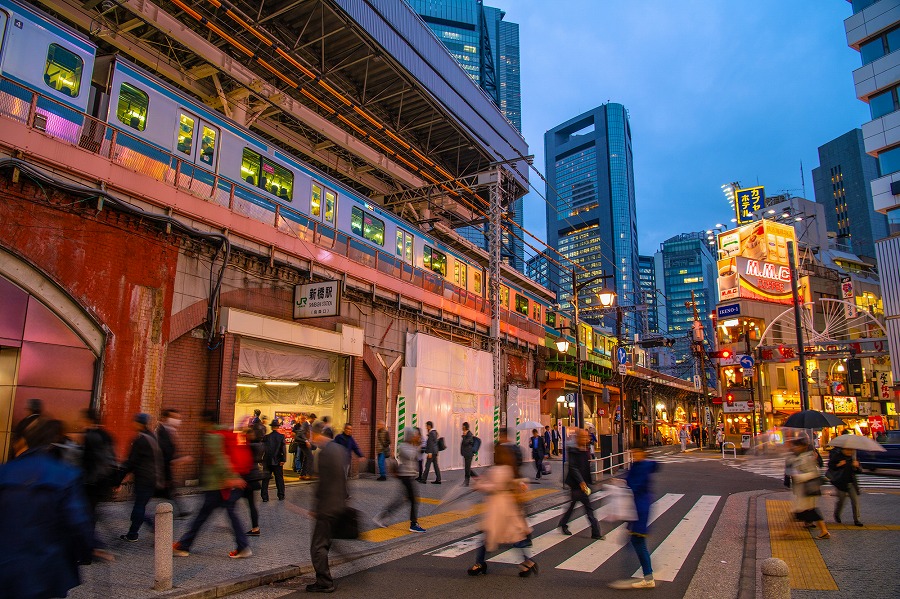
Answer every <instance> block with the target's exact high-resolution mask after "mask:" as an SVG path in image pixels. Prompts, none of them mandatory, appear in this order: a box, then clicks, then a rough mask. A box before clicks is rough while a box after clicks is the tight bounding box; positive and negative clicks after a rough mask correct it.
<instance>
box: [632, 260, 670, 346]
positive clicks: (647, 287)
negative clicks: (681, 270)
mask: <svg viewBox="0 0 900 599" xmlns="http://www.w3.org/2000/svg"><path fill="white" fill-rule="evenodd" d="M638 264H639V267H638V271H639V273H640V275H639V276H640V285H641V293H642V294H643V295H642V300H643V303H645V304H646V305H647V312H646V319H647V332H648V333H650V334H651V335H665V334H666V332H667V331H668V328H667V326H666V302H665V297H664V296H663V295H662V293H661V292H660V290H661V289H662V285H661V284H658V283H657V281H656V258H655V257H654V256H638Z"/></svg>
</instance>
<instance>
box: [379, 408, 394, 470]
mask: <svg viewBox="0 0 900 599" xmlns="http://www.w3.org/2000/svg"><path fill="white" fill-rule="evenodd" d="M391 443H392V440H391V432H390V431H389V430H388V429H387V426H386V425H385V423H384V420H379V421H378V430H377V431H376V432H375V455H376V456H377V461H378V478H376V479H375V480H387V459H388V458H389V457H391Z"/></svg>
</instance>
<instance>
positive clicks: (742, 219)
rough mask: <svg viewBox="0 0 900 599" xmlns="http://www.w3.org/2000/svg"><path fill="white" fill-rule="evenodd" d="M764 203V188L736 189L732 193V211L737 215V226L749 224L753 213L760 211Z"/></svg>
mask: <svg viewBox="0 0 900 599" xmlns="http://www.w3.org/2000/svg"><path fill="white" fill-rule="evenodd" d="M765 203H766V191H765V188H764V187H748V188H747V189H737V190H735V192H734V211H735V213H736V214H737V223H738V225H743V224H746V223H749V222H751V221H752V220H753V213H754V212H756V211H757V210H762V208H763V206H765Z"/></svg>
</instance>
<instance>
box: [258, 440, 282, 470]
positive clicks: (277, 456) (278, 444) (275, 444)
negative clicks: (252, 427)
mask: <svg viewBox="0 0 900 599" xmlns="http://www.w3.org/2000/svg"><path fill="white" fill-rule="evenodd" d="M263 445H264V446H265V448H266V451H265V459H264V461H263V466H264V467H265V468H266V469H268V468H269V466H279V465H281V464H283V463H284V462H286V461H287V450H285V447H284V435H282V434H281V433H279V432H278V431H272V432H271V433H269V434H268V435H266V436H265V437H263Z"/></svg>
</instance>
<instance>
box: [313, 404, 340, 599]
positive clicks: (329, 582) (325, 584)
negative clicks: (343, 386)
mask: <svg viewBox="0 0 900 599" xmlns="http://www.w3.org/2000/svg"><path fill="white" fill-rule="evenodd" d="M325 428H326V425H325V423H324V422H316V423H315V424H313V426H312V427H311V430H310V433H311V439H312V443H314V444H315V445H316V447H317V448H318V449H319V484H318V485H316V490H315V499H314V501H315V504H314V508H313V509H314V511H315V520H316V522H315V526H314V527H313V532H312V537H311V538H310V545H309V552H310V556H311V558H312V564H313V568H314V569H315V571H316V582H314V583H313V584H309V585H306V591H307V592H308V593H331V592H333V591H334V579H333V578H332V577H331V569H330V568H329V566H328V552H329V550H330V549H331V543H332V539H333V536H334V534H333V532H334V525H335V523H336V521H337V520H338V519H339V518H340V517H342V516H343V515H344V513H345V512H346V510H347V478H346V477H345V476H344V467H345V464H346V461H347V458H346V450H345V449H344V448H343V447H341V446H340V445H338V444H337V443H335V442H333V441H332V440H331V439H330V438H329V437H327V436H326V435H325V434H324V432H325Z"/></svg>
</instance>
